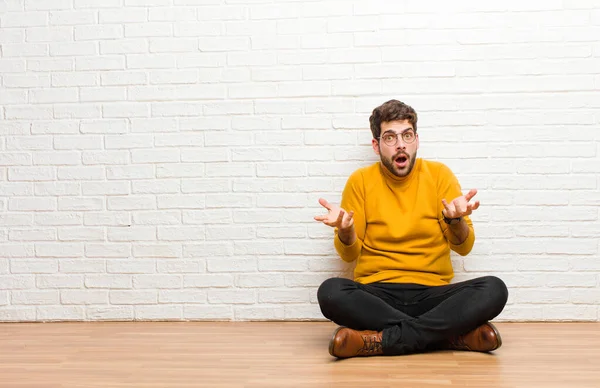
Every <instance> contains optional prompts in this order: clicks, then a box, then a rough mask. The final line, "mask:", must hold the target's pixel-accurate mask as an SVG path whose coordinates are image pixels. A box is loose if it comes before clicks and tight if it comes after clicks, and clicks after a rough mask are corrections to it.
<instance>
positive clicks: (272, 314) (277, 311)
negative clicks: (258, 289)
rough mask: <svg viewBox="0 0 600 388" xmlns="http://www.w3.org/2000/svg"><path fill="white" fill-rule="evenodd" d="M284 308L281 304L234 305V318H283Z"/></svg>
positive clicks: (240, 319)
mask: <svg viewBox="0 0 600 388" xmlns="http://www.w3.org/2000/svg"><path fill="white" fill-rule="evenodd" d="M283 317H284V308H283V307H282V306H268V305H265V306H260V305H252V306H236V307H235V319H236V320H239V321H246V320H247V321H262V320H269V321H271V320H283Z"/></svg>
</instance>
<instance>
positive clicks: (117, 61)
mask: <svg viewBox="0 0 600 388" xmlns="http://www.w3.org/2000/svg"><path fill="white" fill-rule="evenodd" d="M124 68H125V58H123V57H122V56H116V55H112V56H111V55H106V56H98V57H89V58H88V57H77V58H75V70H81V71H88V70H122V69H124Z"/></svg>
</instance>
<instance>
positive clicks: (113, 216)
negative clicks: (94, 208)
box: [83, 212, 131, 226]
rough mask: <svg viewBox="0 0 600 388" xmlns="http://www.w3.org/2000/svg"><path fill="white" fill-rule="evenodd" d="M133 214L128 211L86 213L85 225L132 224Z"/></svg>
mask: <svg viewBox="0 0 600 388" xmlns="http://www.w3.org/2000/svg"><path fill="white" fill-rule="evenodd" d="M130 219H131V216H130V215H129V213H127V212H110V213H106V212H105V213H93V212H90V213H85V214H84V219H83V223H84V225H92V226H97V225H101V226H129V225H131V221H130Z"/></svg>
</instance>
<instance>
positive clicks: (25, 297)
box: [10, 290, 59, 306]
mask: <svg viewBox="0 0 600 388" xmlns="http://www.w3.org/2000/svg"><path fill="white" fill-rule="evenodd" d="M10 299H11V304H13V305H38V306H39V305H52V304H59V294H58V291H56V290H51V291H13V292H11V298H10Z"/></svg>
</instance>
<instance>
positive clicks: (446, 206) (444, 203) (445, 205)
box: [442, 199, 450, 211]
mask: <svg viewBox="0 0 600 388" xmlns="http://www.w3.org/2000/svg"><path fill="white" fill-rule="evenodd" d="M442 205H444V209H446V211H450V205H448V202H446V200H445V199H442Z"/></svg>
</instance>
